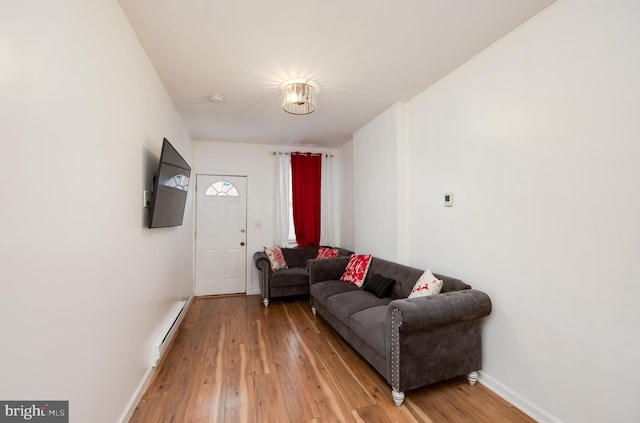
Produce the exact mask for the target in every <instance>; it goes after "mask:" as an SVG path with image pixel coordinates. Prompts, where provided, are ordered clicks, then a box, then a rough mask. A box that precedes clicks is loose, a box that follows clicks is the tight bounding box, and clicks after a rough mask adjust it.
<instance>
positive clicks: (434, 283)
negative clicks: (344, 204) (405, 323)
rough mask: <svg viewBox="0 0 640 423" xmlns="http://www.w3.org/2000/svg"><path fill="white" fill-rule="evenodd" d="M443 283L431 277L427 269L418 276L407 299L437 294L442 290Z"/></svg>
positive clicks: (431, 274)
mask: <svg viewBox="0 0 640 423" xmlns="http://www.w3.org/2000/svg"><path fill="white" fill-rule="evenodd" d="M442 284H443V281H442V280H440V279H438V278H436V277H435V276H433V273H431V270H429V269H427V270H425V272H424V273H423V274H422V276H420V278H419V279H418V281H417V282H416V284H415V285H414V286H413V289H412V290H411V294H409V298H415V297H427V296H429V295H433V294H439V293H440V290H441V289H442Z"/></svg>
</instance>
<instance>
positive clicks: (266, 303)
mask: <svg viewBox="0 0 640 423" xmlns="http://www.w3.org/2000/svg"><path fill="white" fill-rule="evenodd" d="M262 304H264V306H265V307H269V299H268V298H263V299H262Z"/></svg>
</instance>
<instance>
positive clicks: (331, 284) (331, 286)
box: [311, 281, 360, 305]
mask: <svg viewBox="0 0 640 423" xmlns="http://www.w3.org/2000/svg"><path fill="white" fill-rule="evenodd" d="M359 289H360V288H358V287H357V286H355V285H353V284H351V283H347V282H342V281H325V282H318V283H314V284H313V285H311V296H312V297H313V298H314V299H315V300H316V301H318V302H319V303H320V304H323V305H326V303H327V298H329V297H331V296H333V295H336V294H341V293H343V292H349V291H358V290H359Z"/></svg>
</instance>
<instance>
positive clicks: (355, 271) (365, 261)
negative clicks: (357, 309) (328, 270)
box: [340, 254, 371, 287]
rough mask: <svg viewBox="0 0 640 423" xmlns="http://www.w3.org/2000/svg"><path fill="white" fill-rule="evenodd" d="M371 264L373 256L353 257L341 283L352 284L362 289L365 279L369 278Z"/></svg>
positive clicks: (341, 278)
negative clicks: (368, 272)
mask: <svg viewBox="0 0 640 423" xmlns="http://www.w3.org/2000/svg"><path fill="white" fill-rule="evenodd" d="M370 264H371V254H367V255H352V256H351V258H350V259H349V263H348V264H347V268H346V269H345V270H344V273H343V274H342V276H341V277H340V280H341V281H345V282H350V283H352V284H354V285H356V286H357V287H361V286H362V283H363V282H364V278H366V277H367V271H368V270H369V265H370Z"/></svg>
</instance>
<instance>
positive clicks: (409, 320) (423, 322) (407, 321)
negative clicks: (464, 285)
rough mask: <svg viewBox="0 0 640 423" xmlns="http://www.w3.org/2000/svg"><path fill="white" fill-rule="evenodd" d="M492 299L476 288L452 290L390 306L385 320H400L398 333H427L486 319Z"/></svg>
mask: <svg viewBox="0 0 640 423" xmlns="http://www.w3.org/2000/svg"><path fill="white" fill-rule="evenodd" d="M489 313H491V299H490V298H489V296H488V295H487V294H485V293H484V292H482V291H478V290H475V289H465V290H462V291H452V292H446V293H443V294H436V295H431V296H428V297H417V298H404V299H400V300H394V301H392V302H391V303H390V304H389V311H388V320H391V317H392V314H395V315H396V316H398V314H399V317H400V319H401V321H400V322H399V325H400V327H399V329H400V331H401V332H412V331H420V330H427V329H431V328H434V327H438V326H444V325H448V324H451V323H458V322H463V321H468V320H474V319H478V318H480V317H484V316H488V315H489Z"/></svg>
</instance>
